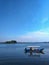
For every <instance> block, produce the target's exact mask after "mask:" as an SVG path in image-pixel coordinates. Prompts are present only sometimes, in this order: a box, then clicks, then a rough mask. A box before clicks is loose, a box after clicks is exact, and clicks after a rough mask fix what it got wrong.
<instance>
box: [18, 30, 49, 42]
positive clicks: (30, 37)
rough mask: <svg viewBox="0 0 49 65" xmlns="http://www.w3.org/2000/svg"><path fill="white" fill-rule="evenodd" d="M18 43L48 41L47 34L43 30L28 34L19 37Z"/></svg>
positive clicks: (48, 33)
mask: <svg viewBox="0 0 49 65" xmlns="http://www.w3.org/2000/svg"><path fill="white" fill-rule="evenodd" d="M18 41H22V42H23V41H25V42H42V41H49V32H47V31H45V30H44V29H42V30H39V31H35V32H28V33H26V34H25V35H22V36H20V37H19V38H18Z"/></svg>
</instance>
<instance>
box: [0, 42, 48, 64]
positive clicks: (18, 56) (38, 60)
mask: <svg viewBox="0 0 49 65" xmlns="http://www.w3.org/2000/svg"><path fill="white" fill-rule="evenodd" d="M35 45H37V46H40V47H41V48H44V53H45V54H32V55H30V53H25V52H24V48H25V47H27V46H35ZM25 64H28V65H49V43H17V44H0V65H25Z"/></svg>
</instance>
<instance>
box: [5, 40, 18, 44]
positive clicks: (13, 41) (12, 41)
mask: <svg viewBox="0 0 49 65" xmlns="http://www.w3.org/2000/svg"><path fill="white" fill-rule="evenodd" d="M5 43H9V44H11V43H17V41H15V40H11V41H6V42H5Z"/></svg>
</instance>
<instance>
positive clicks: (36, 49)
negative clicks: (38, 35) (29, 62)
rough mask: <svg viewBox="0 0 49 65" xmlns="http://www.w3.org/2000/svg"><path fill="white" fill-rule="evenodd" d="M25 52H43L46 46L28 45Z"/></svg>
mask: <svg viewBox="0 0 49 65" xmlns="http://www.w3.org/2000/svg"><path fill="white" fill-rule="evenodd" d="M24 50H25V52H34V53H43V50H44V48H40V46H27V47H26V48H25V49H24Z"/></svg>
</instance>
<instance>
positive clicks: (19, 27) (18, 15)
mask: <svg viewBox="0 0 49 65" xmlns="http://www.w3.org/2000/svg"><path fill="white" fill-rule="evenodd" d="M6 40H17V41H22V42H23V41H25V42H27V41H28V42H42V41H49V0H0V41H6Z"/></svg>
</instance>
